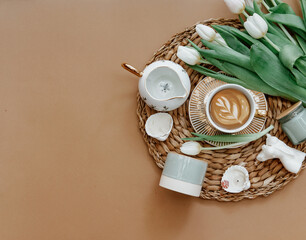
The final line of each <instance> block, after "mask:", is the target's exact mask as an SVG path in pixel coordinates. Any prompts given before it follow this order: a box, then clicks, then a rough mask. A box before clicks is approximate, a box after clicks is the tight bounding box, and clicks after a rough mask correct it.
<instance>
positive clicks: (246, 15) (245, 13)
mask: <svg viewBox="0 0 306 240" xmlns="http://www.w3.org/2000/svg"><path fill="white" fill-rule="evenodd" d="M242 13H243V15H244V16H245V17H246V18H248V17H249V16H250V15H249V14H248V13H247V12H246V11H245V10H243V12H242Z"/></svg>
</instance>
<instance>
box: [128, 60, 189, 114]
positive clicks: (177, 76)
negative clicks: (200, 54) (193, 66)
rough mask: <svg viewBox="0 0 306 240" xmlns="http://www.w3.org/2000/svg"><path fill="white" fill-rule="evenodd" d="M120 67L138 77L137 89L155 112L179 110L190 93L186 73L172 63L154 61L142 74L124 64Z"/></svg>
mask: <svg viewBox="0 0 306 240" xmlns="http://www.w3.org/2000/svg"><path fill="white" fill-rule="evenodd" d="M122 67H123V68H125V69H126V70H128V71H129V72H132V73H133V74H135V75H136V76H138V77H140V79H139V84H138V89H139V93H140V96H141V98H142V99H143V100H144V101H145V103H146V104H147V105H148V106H149V107H150V108H152V109H154V110H156V111H172V110H174V109H177V108H179V107H180V106H181V105H182V104H183V103H184V102H185V101H186V100H187V98H188V96H189V93H190V79H189V76H188V74H187V72H186V71H185V70H184V68H182V66H180V65H179V64H176V63H174V62H172V61H166V60H161V61H156V62H153V63H151V64H150V65H148V66H147V67H146V68H145V69H144V71H143V72H140V71H138V70H137V69H135V68H134V67H132V66H130V65H128V64H126V63H124V64H122Z"/></svg>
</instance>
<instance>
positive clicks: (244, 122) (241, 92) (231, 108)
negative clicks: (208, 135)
mask: <svg viewBox="0 0 306 240" xmlns="http://www.w3.org/2000/svg"><path fill="white" fill-rule="evenodd" d="M224 90H227V91H224ZM223 93H224V94H225V93H227V94H230V95H228V96H232V99H231V98H230V97H228V96H227V97H226V96H222V94H223ZM217 94H218V95H217ZM204 105H205V113H206V116H207V119H208V122H209V124H210V125H211V126H212V127H214V128H215V129H217V130H219V131H221V132H224V133H237V132H240V131H242V130H243V129H245V128H247V127H248V126H249V125H250V123H251V122H252V121H253V119H254V117H255V115H257V108H258V107H257V104H256V102H255V100H254V97H253V95H252V93H251V91H250V90H248V89H246V88H244V87H242V86H240V85H237V84H224V85H222V86H219V87H217V88H215V89H214V90H213V91H211V92H210V93H209V94H208V95H207V96H206V98H205V99H204ZM216 109H218V111H219V112H218V114H217V113H216V111H217V110H216ZM220 109H221V110H220ZM226 111H227V112H228V113H229V114H228V116H226V114H227V112H226ZM213 113H214V114H213ZM265 114H266V113H263V114H262V115H261V117H264V115H265ZM214 116H215V117H214ZM226 117H227V118H226ZM240 118H241V119H240ZM219 120H220V121H219ZM231 122H232V124H231ZM220 123H224V124H220ZM225 123H226V124H227V125H226V124H225Z"/></svg>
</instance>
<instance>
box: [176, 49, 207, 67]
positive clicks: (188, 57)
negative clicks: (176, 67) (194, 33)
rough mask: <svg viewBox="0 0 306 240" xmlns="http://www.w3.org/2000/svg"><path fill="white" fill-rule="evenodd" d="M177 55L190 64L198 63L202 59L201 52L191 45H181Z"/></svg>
mask: <svg viewBox="0 0 306 240" xmlns="http://www.w3.org/2000/svg"><path fill="white" fill-rule="evenodd" d="M176 55H177V57H178V58H179V59H181V60H182V61H184V62H185V63H187V64H189V65H196V64H199V63H200V61H201V55H200V54H199V52H198V51H197V50H195V49H194V48H191V47H183V46H179V47H178V49H177V53H176Z"/></svg>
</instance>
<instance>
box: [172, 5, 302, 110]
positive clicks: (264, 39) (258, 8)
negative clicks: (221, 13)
mask: <svg viewBox="0 0 306 240" xmlns="http://www.w3.org/2000/svg"><path fill="white" fill-rule="evenodd" d="M224 2H225V3H226V5H227V6H228V7H229V9H230V10H231V11H232V12H233V13H235V14H239V19H240V21H241V23H242V24H243V26H244V28H245V30H246V31H240V30H239V29H236V28H233V27H229V26H219V25H213V26H212V28H211V27H208V26H205V25H202V24H199V25H197V26H196V31H197V33H198V34H199V36H200V37H201V38H202V40H201V41H202V43H203V44H204V46H206V47H207V49H204V48H200V47H198V46H197V45H196V44H194V43H193V42H191V41H190V43H191V45H192V47H183V46H180V47H179V48H178V52H177V56H178V57H179V58H180V59H181V60H183V61H184V62H185V63H186V64H188V66H189V67H191V68H192V69H194V70H196V71H198V72H199V73H201V74H204V75H207V76H211V77H213V78H216V79H219V80H222V81H224V82H228V83H234V84H239V85H241V86H243V87H246V88H248V89H251V90H255V91H259V92H263V93H266V94H269V95H272V96H280V97H283V98H286V99H288V100H291V101H294V102H296V101H302V102H303V104H304V105H306V55H305V54H306V0H300V3H301V9H302V13H303V19H302V18H301V17H299V16H297V15H296V14H295V12H294V11H293V9H292V8H291V7H290V6H289V5H288V4H286V3H283V2H281V1H280V0H266V1H265V0H254V1H252V0H246V1H245V0H224ZM195 50H196V51H195ZM202 63H204V64H211V65H213V66H215V67H217V68H218V69H220V70H221V71H222V72H220V71H213V70H211V69H209V68H207V67H205V66H207V65H205V66H203V65H201V64H202Z"/></svg>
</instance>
